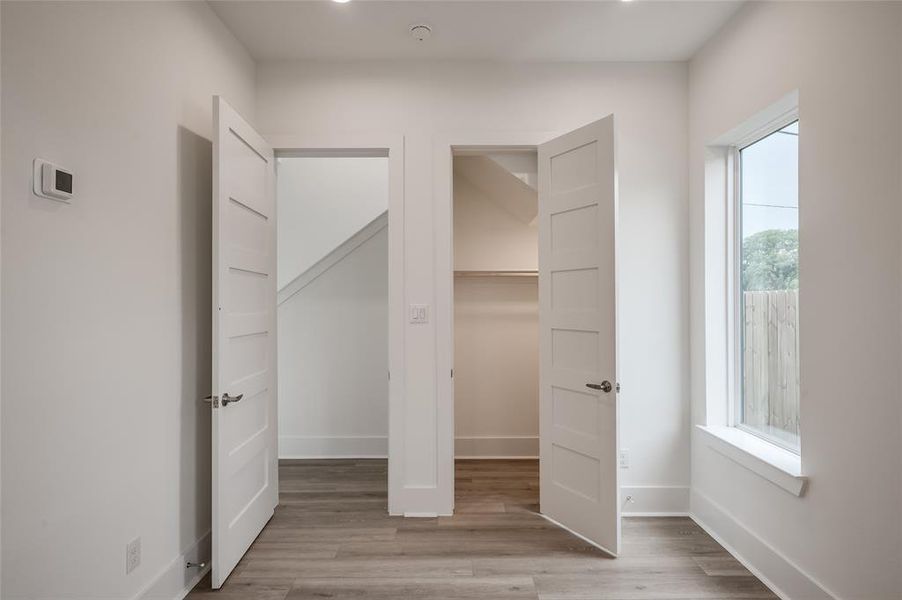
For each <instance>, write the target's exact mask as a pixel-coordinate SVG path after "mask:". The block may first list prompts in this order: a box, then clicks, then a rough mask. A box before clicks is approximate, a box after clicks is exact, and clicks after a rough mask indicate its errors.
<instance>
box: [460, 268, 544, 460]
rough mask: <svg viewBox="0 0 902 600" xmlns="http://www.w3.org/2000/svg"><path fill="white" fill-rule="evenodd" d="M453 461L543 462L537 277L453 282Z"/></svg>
mask: <svg viewBox="0 0 902 600" xmlns="http://www.w3.org/2000/svg"><path fill="white" fill-rule="evenodd" d="M454 437H455V447H454V450H455V455H456V456H457V457H458V458H467V457H538V455H539V286H538V278H536V277H461V278H457V279H455V281H454Z"/></svg>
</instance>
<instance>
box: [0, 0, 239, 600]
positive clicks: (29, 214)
mask: <svg viewBox="0 0 902 600" xmlns="http://www.w3.org/2000/svg"><path fill="white" fill-rule="evenodd" d="M2 14H3V18H2V21H3V23H2V26H3V32H2V44H3V46H2V61H3V63H2V75H3V86H2V87H3V90H2V92H3V99H2V111H3V112H2V128H3V140H2V144H3V147H2V152H3V164H2V180H3V190H2V192H3V195H2V196H3V198H2V221H3V224H4V229H3V238H2V260H3V262H2V272H3V289H2V311H3V312H2V319H3V325H4V327H3V339H2V361H3V362H2V371H3V380H2V386H3V387H2V396H3V423H2V427H3V431H2V444H3V446H2V480H3V490H2V492H3V498H2V510H3V512H2V520H3V532H2V534H3V539H2V542H3V549H4V551H3V590H2V596H3V598H4V599H13V598H25V597H27V598H54V599H57V598H76V597H78V598H116V599H127V598H132V597H135V596H136V595H137V594H138V593H139V592H140V591H141V590H142V589H145V588H146V587H148V586H153V585H154V584H155V582H158V585H157V586H156V587H153V589H152V590H150V593H151V594H153V595H156V597H169V598H171V597H173V596H174V595H175V591H174V590H176V589H178V588H179V587H182V585H184V583H185V582H184V580H183V579H182V578H184V577H185V574H186V573H187V574H188V575H194V574H195V572H187V571H186V570H185V569H184V562H183V561H184V560H185V558H186V556H185V555H183V554H182V552H183V551H187V552H188V556H192V554H191V553H192V552H194V550H195V549H196V544H197V543H198V542H199V541H201V542H202V543H201V546H203V540H205V536H206V534H207V532H208V531H209V528H210V475H209V473H210V434H209V431H210V421H209V410H210V409H209V406H208V405H204V404H203V403H201V402H200V401H199V399H200V398H202V397H203V396H205V395H206V394H208V393H209V392H210V322H211V314H210V285H211V284H210V281H211V279H210V272H211V271H210V260H211V258H210V244H211V232H210V227H211V225H210V224H211V195H212V194H211V187H212V185H211V169H212V147H211V143H210V141H209V139H210V136H211V131H212V127H211V117H212V110H211V106H212V101H211V96H212V95H213V94H217V93H218V94H223V95H224V96H225V97H227V98H228V100H229V102H230V103H233V104H234V105H235V106H236V107H237V108H238V109H239V110H240V111H241V112H243V113H244V114H245V115H246V116H248V117H252V116H253V107H254V92H253V90H254V87H253V86H254V65H253V62H252V61H251V59H250V58H249V57H248V55H247V53H246V52H245V51H244V49H243V48H242V47H241V46H240V45H239V44H238V42H237V41H236V40H235V39H234V38H233V37H232V35H231V34H230V33H229V32H228V31H227V30H226V29H225V27H224V26H223V25H222V23H221V22H220V21H219V20H218V19H217V18H216V16H215V15H214V14H213V12H212V11H211V10H210V8H209V7H208V6H207V5H206V4H204V3H197V2H184V3H168V2H167V3H157V2H148V3H75V2H62V3H36V2H22V3H18V2H3V3H2ZM35 157H42V158H46V159H50V160H53V161H56V162H59V163H60V164H62V165H65V166H67V167H69V168H72V169H73V170H74V171H75V198H74V200H73V201H72V203H71V204H68V205H67V204H61V203H56V202H53V201H51V200H45V199H41V198H37V197H35V196H33V195H32V194H31V192H30V188H31V168H32V160H33V159H34V158H35ZM139 536H140V537H141V539H142V561H141V566H140V567H139V568H138V569H137V570H136V571H134V572H132V573H131V574H130V575H126V574H125V547H126V544H127V543H128V542H129V541H130V540H132V539H133V538H136V537H139ZM203 558H208V556H204V557H203ZM158 576H159V579H158Z"/></svg>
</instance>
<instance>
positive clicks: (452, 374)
mask: <svg viewBox="0 0 902 600" xmlns="http://www.w3.org/2000/svg"><path fill="white" fill-rule="evenodd" d="M451 379H454V369H451Z"/></svg>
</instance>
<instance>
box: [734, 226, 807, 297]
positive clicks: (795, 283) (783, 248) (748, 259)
mask: <svg viewBox="0 0 902 600" xmlns="http://www.w3.org/2000/svg"><path fill="white" fill-rule="evenodd" d="M798 287H799V232H798V230H796V229H768V230H766V231H759V232H758V233H755V234H753V235H750V236H749V237H747V238H745V239H744V240H742V289H744V290H749V291H760V290H794V289H798Z"/></svg>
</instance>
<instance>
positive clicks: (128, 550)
mask: <svg viewBox="0 0 902 600" xmlns="http://www.w3.org/2000/svg"><path fill="white" fill-rule="evenodd" d="M140 564H141V538H135V539H133V540H132V541H130V542H129V543H128V545H127V546H126V547H125V574H126V575H127V574H129V573H131V572H132V571H134V570H135V569H137V568H138V565H140Z"/></svg>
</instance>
